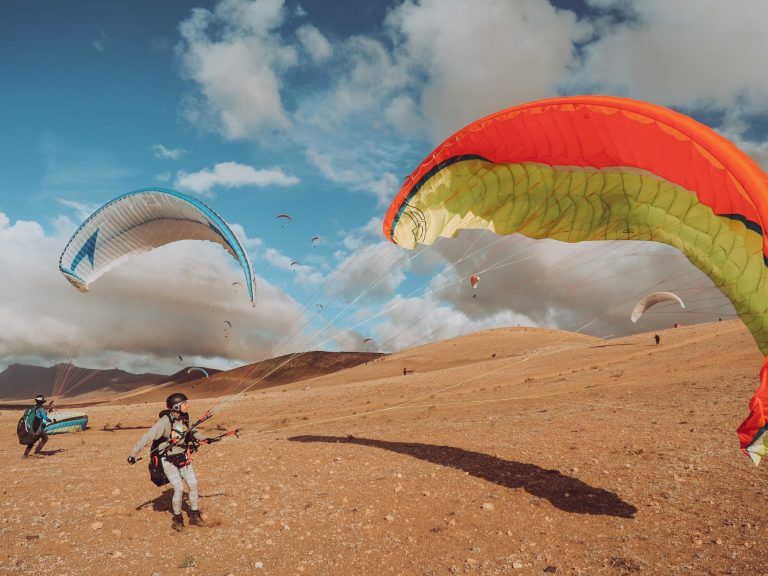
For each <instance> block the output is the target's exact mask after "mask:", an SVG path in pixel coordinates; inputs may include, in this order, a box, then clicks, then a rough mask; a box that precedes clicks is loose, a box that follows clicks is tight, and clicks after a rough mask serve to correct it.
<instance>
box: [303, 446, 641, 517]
mask: <svg viewBox="0 0 768 576" xmlns="http://www.w3.org/2000/svg"><path fill="white" fill-rule="evenodd" d="M289 440H290V441H292V442H328V443H344V444H358V445H360V446H372V447H374V448H381V449H383V450H390V451H392V452H397V453H399V454H406V455H408V456H411V457H413V458H419V459H420V460H426V461H427V462H432V463H433V464H439V465H440V466H448V467H449V468H456V469H458V470H463V471H465V472H468V473H469V474H472V476H476V477H478V478H482V479H483V480H487V481H488V482H493V483H494V484H498V485H499V486H504V487H506V488H522V489H524V490H525V491H526V492H528V493H530V494H533V495H534V496H537V497H539V498H545V499H547V500H549V501H550V502H551V503H552V505H553V506H555V507H557V508H560V509H561V510H564V511H566V512H573V513H577V514H601V515H605V516H617V517H619V518H632V517H634V515H635V513H636V512H637V508H635V507H634V506H633V505H632V504H629V503H628V502H625V501H624V500H622V499H621V498H619V496H618V495H616V494H614V493H613V492H610V491H608V490H605V489H603V488H595V487H594V486H590V485H589V484H586V483H584V482H582V481H581V480H579V479H578V478H573V477H571V476H566V475H565V474H562V473H560V472H558V471H557V470H547V469H546V468H541V467H540V466H536V465H535V464H525V463H523V462H514V461H509V460H503V459H502V458H497V457H495V456H489V455H488V454H483V453H481V452H471V451H469V450H463V449H461V448H454V447H452V446H435V445H433V444H420V443H417V442H388V441H386V440H372V439H370V438H355V437H354V436H347V437H342V436H294V437H292V438H289Z"/></svg>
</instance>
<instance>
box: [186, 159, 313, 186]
mask: <svg viewBox="0 0 768 576" xmlns="http://www.w3.org/2000/svg"><path fill="white" fill-rule="evenodd" d="M298 182H299V179H298V178H297V177H296V176H291V175H290V174H286V173H285V172H283V171H282V170H281V169H280V168H263V169H256V168H254V167H253V166H248V165H246V164H238V163H237V162H222V163H220V164H216V165H215V166H214V167H213V169H208V168H205V169H203V170H200V171H199V172H184V171H179V173H178V174H177V175H176V183H175V186H176V188H178V189H179V190H189V191H191V192H197V193H198V194H209V193H210V192H211V190H212V189H213V188H214V187H216V186H221V187H223V188H241V187H243V186H259V187H264V186H293V185H294V184H297V183H298Z"/></svg>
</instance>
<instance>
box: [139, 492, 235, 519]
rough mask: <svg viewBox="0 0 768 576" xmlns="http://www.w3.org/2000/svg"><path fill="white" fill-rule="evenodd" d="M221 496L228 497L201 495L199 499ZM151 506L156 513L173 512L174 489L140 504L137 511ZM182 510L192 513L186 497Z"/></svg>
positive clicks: (222, 494)
mask: <svg viewBox="0 0 768 576" xmlns="http://www.w3.org/2000/svg"><path fill="white" fill-rule="evenodd" d="M219 496H226V494H225V493H224V492H218V493H216V494H200V496H199V498H200V500H204V499H206V498H218V497H219ZM149 506H151V507H152V510H154V511H155V512H173V488H168V489H166V490H164V491H163V493H162V494H160V496H158V497H157V498H153V499H152V500H147V501H146V502H144V503H143V504H139V505H138V506H136V510H143V509H144V508H147V507H149ZM181 508H182V510H183V511H186V512H187V513H189V511H190V508H189V502H188V501H187V498H186V497H185V498H184V500H183V501H182V503H181Z"/></svg>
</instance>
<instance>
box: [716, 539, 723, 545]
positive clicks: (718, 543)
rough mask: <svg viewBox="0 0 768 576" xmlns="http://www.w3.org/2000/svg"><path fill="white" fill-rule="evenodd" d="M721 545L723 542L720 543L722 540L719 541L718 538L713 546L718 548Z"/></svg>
mask: <svg viewBox="0 0 768 576" xmlns="http://www.w3.org/2000/svg"><path fill="white" fill-rule="evenodd" d="M722 543H723V541H722V539H720V538H718V539H717V540H715V544H717V545H718V546H720V545H721V544H722Z"/></svg>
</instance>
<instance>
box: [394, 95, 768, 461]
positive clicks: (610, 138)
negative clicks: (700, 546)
mask: <svg viewBox="0 0 768 576" xmlns="http://www.w3.org/2000/svg"><path fill="white" fill-rule="evenodd" d="M765 222H768V178H766V174H765V173H764V172H763V171H762V170H761V169H760V167H759V166H758V165H757V164H756V163H755V161H754V160H752V159H751V158H750V157H749V156H747V155H746V154H745V153H744V152H742V151H741V150H739V149H738V148H736V146H734V145H733V144H732V143H731V142H729V141H728V140H726V139H725V138H723V137H722V136H720V135H719V134H717V133H716V132H715V131H713V130H712V129H710V128H708V127H707V126H705V125H703V124H700V123H699V122H697V121H695V120H693V119H692V118H689V117H688V116H685V115H683V114H680V113H679V112H675V111H673V110H670V109H667V108H664V107H662V106H657V105H655V104H650V103H647V102H640V101H635V100H630V99H627V98H618V97H613V96H566V97H562V98H552V99H548V100H541V101H537V102H530V103H527V104H522V105H520V106H515V107H513V108H509V109H506V110H501V111H499V112H497V113H495V114H491V115H489V116H486V117H484V118H482V119H480V120H477V121H476V122H474V123H472V124H470V125H468V126H466V127H465V128H462V129H461V130H459V131H458V132H457V133H456V134H454V135H453V136H451V137H449V138H448V139H446V140H445V141H444V142H443V143H442V144H441V145H440V146H438V148H437V149H435V150H434V151H433V152H432V153H430V154H429V155H428V156H427V157H426V158H425V159H424V160H423V161H422V163H421V164H419V166H418V167H417V168H416V169H415V170H414V171H413V173H412V174H411V175H410V176H409V177H408V178H407V179H406V180H405V182H404V183H403V185H402V187H401V189H400V191H399V192H398V194H397V195H396V197H395V198H394V199H393V201H392V204H391V205H390V207H389V210H388V211H387V213H386V216H385V217H384V222H383V232H384V235H385V236H386V237H387V238H388V239H389V240H391V241H392V242H394V243H396V244H399V245H401V246H403V247H405V248H415V247H416V246H417V245H418V244H433V243H434V242H435V241H436V240H437V239H438V238H440V237H445V238H454V237H456V236H457V235H458V234H459V233H460V232H461V231H462V230H467V229H486V230H492V231H493V232H495V233H496V234H499V235H511V234H521V235H523V236H527V237H529V238H533V239H543V238H551V239H554V240H559V241H564V242H582V241H595V240H616V241H630V240H644V241H656V242H663V243H665V244H669V245H671V246H673V247H675V248H677V249H678V250H680V251H681V252H683V254H685V255H686V256H687V257H688V259H689V260H690V262H691V263H692V264H694V265H695V266H697V267H698V268H699V269H700V270H701V271H702V272H704V273H705V274H706V275H707V276H709V278H710V279H711V280H712V282H713V283H714V285H715V286H717V287H718V288H719V289H720V290H721V291H722V292H723V293H724V294H725V295H726V296H727V297H728V298H729V299H730V301H731V302H732V303H733V305H734V307H735V308H736V311H737V312H738V314H739V316H740V317H741V318H742V320H743V321H744V324H745V325H746V326H747V328H748V329H749V330H750V332H751V333H752V336H753V337H754V339H755V341H756V342H757V345H758V347H759V348H760V350H761V351H762V352H763V354H768V266H767V265H766V263H768V229H767V228H766V226H765V225H764V223H765ZM630 231H631V232H630ZM760 381H761V383H760V387H759V388H758V390H757V392H756V393H755V395H754V396H753V399H752V401H751V402H750V415H749V417H748V418H747V419H746V420H745V421H744V422H743V423H742V424H741V426H740V427H739V430H738V434H739V439H740V443H741V449H742V450H743V451H744V453H745V454H747V455H748V456H749V457H750V458H751V459H752V460H753V462H755V463H758V462H759V461H760V459H761V458H762V457H763V455H765V454H766V453H768V357H767V358H766V360H765V362H764V364H763V370H762V371H761V373H760Z"/></svg>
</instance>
